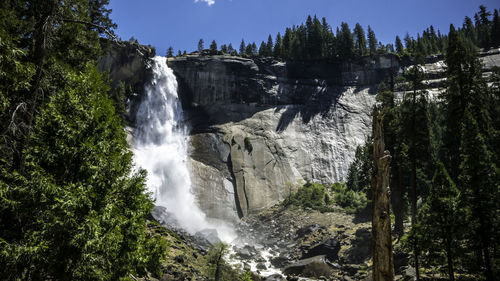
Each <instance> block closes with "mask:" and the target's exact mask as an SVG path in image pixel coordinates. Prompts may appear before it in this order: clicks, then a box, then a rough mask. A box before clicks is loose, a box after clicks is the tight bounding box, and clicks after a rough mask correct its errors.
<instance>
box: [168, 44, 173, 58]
mask: <svg viewBox="0 0 500 281" xmlns="http://www.w3.org/2000/svg"><path fill="white" fill-rule="evenodd" d="M173 56H174V48H172V46H170V47H168V49H167V58H171V57H173Z"/></svg>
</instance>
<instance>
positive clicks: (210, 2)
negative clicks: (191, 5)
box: [194, 0, 215, 6]
mask: <svg viewBox="0 0 500 281" xmlns="http://www.w3.org/2000/svg"><path fill="white" fill-rule="evenodd" d="M194 2H195V3H198V2H205V3H207V5H208V6H212V5H213V4H215V0H194Z"/></svg>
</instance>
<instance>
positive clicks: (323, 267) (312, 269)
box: [283, 255, 332, 278]
mask: <svg viewBox="0 0 500 281" xmlns="http://www.w3.org/2000/svg"><path fill="white" fill-rule="evenodd" d="M283 273H284V274H285V275H296V276H303V277H314V278H319V277H320V276H329V275H330V274H331V273H332V269H331V268H330V266H329V265H328V264H327V263H326V262H325V256H324V255H322V256H316V257H312V258H308V259H303V260H299V261H297V262H295V263H292V264H290V265H289V266H287V267H285V268H284V269H283Z"/></svg>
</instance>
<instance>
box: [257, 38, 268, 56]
mask: <svg viewBox="0 0 500 281" xmlns="http://www.w3.org/2000/svg"><path fill="white" fill-rule="evenodd" d="M266 55H267V45H266V43H264V41H262V42H261V43H260V47H259V56H260V57H265V56H266Z"/></svg>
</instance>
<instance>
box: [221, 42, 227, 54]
mask: <svg viewBox="0 0 500 281" xmlns="http://www.w3.org/2000/svg"><path fill="white" fill-rule="evenodd" d="M220 51H221V52H222V53H224V54H227V46H226V44H224V45H222V46H220Z"/></svg>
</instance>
